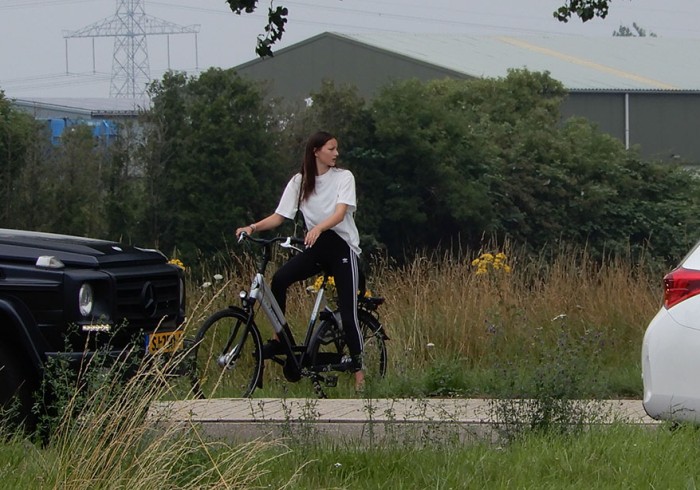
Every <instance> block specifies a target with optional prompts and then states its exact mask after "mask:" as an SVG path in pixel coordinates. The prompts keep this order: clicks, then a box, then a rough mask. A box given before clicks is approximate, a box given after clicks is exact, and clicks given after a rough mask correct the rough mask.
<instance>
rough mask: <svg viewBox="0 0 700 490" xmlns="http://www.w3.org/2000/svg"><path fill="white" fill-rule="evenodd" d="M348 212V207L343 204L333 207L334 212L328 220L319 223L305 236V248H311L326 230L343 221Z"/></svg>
mask: <svg viewBox="0 0 700 490" xmlns="http://www.w3.org/2000/svg"><path fill="white" fill-rule="evenodd" d="M347 212H348V205H347V204H345V203H338V204H336V205H335V211H333V214H331V215H330V216H329V217H328V218H326V219H324V220H323V221H321V222H320V223H319V224H317V225H316V226H314V227H313V228H311V229H310V230H309V231H308V233H307V234H306V236H305V237H304V245H306V246H307V247H311V246H313V244H314V243H316V240H318V237H319V235H321V233H323V232H324V231H326V230H330V229H331V228H333V227H334V226H335V225H337V224H338V223H340V222H341V221H343V218H344V217H345V213H347Z"/></svg>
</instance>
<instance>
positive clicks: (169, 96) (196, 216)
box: [143, 68, 284, 260]
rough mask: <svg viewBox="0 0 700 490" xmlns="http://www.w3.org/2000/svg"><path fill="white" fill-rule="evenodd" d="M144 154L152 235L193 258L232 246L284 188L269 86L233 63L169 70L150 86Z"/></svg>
mask: <svg viewBox="0 0 700 490" xmlns="http://www.w3.org/2000/svg"><path fill="white" fill-rule="evenodd" d="M150 92H151V96H152V100H153V108H152V109H151V111H150V112H149V113H148V114H147V115H146V117H145V123H146V126H147V131H146V134H145V136H146V138H145V145H144V154H143V159H144V161H145V162H146V163H145V182H146V186H145V187H146V195H147V196H148V197H147V198H148V203H147V206H145V209H144V210H145V214H144V215H145V220H144V222H145V224H146V228H147V229H148V232H149V233H151V236H150V238H151V241H152V242H154V243H156V244H157V246H158V247H159V248H162V249H163V250H165V251H167V252H168V253H170V252H171V251H173V250H174V249H177V250H179V251H180V252H181V254H182V256H183V257H184V258H185V259H186V260H194V259H196V258H197V255H198V254H200V253H201V254H205V256H208V255H210V254H213V253H216V252H223V251H225V250H226V241H227V240H230V239H232V237H233V231H234V230H235V229H236V227H237V226H240V225H242V224H245V223H250V222H251V221H253V220H255V219H260V217H261V216H263V215H266V214H269V213H270V212H271V211H272V210H273V209H274V201H275V200H276V199H277V198H278V196H279V194H280V193H281V191H282V189H283V188H284V178H283V177H281V172H282V171H281V170H280V168H279V165H278V163H277V161H276V160H275V158H274V156H275V153H274V150H275V143H276V141H275V135H274V127H275V124H274V123H273V119H272V118H271V116H270V112H269V109H268V108H267V106H265V104H264V93H263V92H262V90H261V89H260V88H259V87H258V85H257V84H256V83H255V82H252V81H246V80H244V79H242V78H240V77H239V76H238V75H237V74H236V73H235V72H234V71H233V70H221V69H216V68H211V69H209V70H207V71H205V72H203V73H201V74H200V75H199V77H188V76H186V75H184V74H180V73H167V74H166V75H165V76H164V77H163V80H161V81H159V82H156V83H154V85H153V86H152V87H151V89H150Z"/></svg>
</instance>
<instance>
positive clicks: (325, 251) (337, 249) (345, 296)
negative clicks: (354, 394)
mask: <svg viewBox="0 0 700 490" xmlns="http://www.w3.org/2000/svg"><path fill="white" fill-rule="evenodd" d="M322 271H326V272H327V273H328V274H330V275H332V276H333V279H334V281H335V288H336V291H337V292H338V307H339V309H340V318H341V319H342V322H343V330H344V332H345V342H346V343H347V346H348V350H349V351H350V355H351V356H352V358H353V363H354V366H355V368H356V369H357V370H359V369H361V367H362V344H363V342H362V334H361V332H360V329H359V322H358V321H357V290H358V283H359V270H358V261H357V254H356V253H355V252H354V251H353V250H352V249H351V248H350V247H349V246H348V244H347V243H346V242H345V240H343V239H342V238H340V237H339V236H338V234H337V233H335V232H334V231H333V230H326V231H324V232H323V233H321V235H320V236H319V237H318V239H317V240H316V243H314V245H313V247H311V248H307V249H305V250H304V251H303V252H302V253H300V254H297V255H295V256H294V257H292V258H291V259H290V260H289V261H288V262H287V263H285V264H284V265H283V266H282V267H280V268H279V269H278V270H277V272H276V273H275V275H274V276H273V278H272V283H271V284H270V287H271V289H272V294H273V295H274V296H275V299H276V300H277V303H278V304H279V305H280V307H281V308H282V311H283V312H284V311H285V309H286V303H287V288H288V287H289V286H291V285H292V284H294V283H295V282H298V281H303V280H304V279H307V278H309V277H311V276H314V275H316V274H319V273H321V272H322Z"/></svg>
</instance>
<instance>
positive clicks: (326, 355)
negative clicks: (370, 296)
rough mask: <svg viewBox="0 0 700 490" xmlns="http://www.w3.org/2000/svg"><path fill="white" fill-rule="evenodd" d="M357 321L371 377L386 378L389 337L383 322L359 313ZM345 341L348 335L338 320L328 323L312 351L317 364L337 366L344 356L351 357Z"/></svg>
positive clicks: (367, 373)
mask: <svg viewBox="0 0 700 490" xmlns="http://www.w3.org/2000/svg"><path fill="white" fill-rule="evenodd" d="M357 317H358V318H357V319H358V321H359V324H360V331H361V332H362V338H363V342H364V348H363V363H362V364H363V368H364V371H365V376H367V377H369V378H383V377H384V376H385V375H386V370H387V360H388V359H387V357H388V356H387V349H386V343H385V340H386V335H385V334H384V330H383V328H382V325H381V323H379V321H378V320H377V319H376V318H375V317H373V316H372V315H371V314H370V313H368V312H366V311H363V310H359V311H358V312H357ZM349 354H350V351H349V350H348V348H347V346H346V342H345V332H344V331H343V328H342V327H341V326H340V325H338V323H337V322H336V321H335V320H331V319H327V320H324V321H323V323H322V324H321V326H320V327H319V331H318V335H317V336H316V344H315V345H314V348H313V349H312V362H313V364H314V365H319V364H326V363H337V362H340V361H339V360H340V358H341V357H342V356H344V355H349Z"/></svg>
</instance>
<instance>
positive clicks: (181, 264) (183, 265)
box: [168, 259, 185, 270]
mask: <svg viewBox="0 0 700 490" xmlns="http://www.w3.org/2000/svg"><path fill="white" fill-rule="evenodd" d="M168 264H173V265H176V266H178V267H179V268H180V269H182V270H185V264H183V263H182V261H181V260H180V259H170V260H169V261H168Z"/></svg>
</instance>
